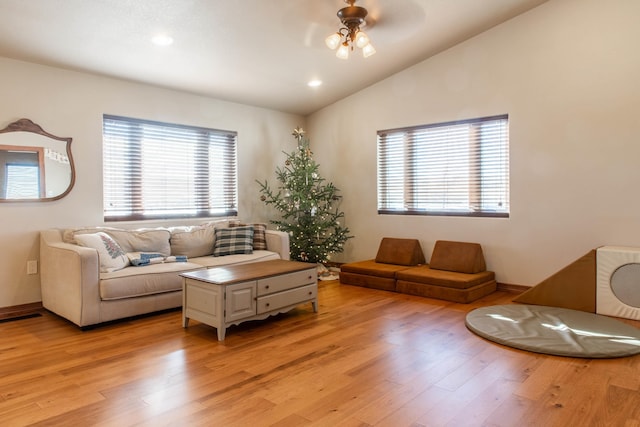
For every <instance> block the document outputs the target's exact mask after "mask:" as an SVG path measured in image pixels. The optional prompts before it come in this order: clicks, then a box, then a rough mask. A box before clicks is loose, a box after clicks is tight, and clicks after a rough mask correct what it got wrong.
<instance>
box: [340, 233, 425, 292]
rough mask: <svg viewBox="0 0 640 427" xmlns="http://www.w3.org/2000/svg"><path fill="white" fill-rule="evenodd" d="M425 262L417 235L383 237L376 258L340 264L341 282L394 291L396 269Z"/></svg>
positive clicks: (397, 270) (403, 268)
mask: <svg viewBox="0 0 640 427" xmlns="http://www.w3.org/2000/svg"><path fill="white" fill-rule="evenodd" d="M424 263H425V259H424V253H423V252H422V247H421V246H420V242H419V241H418V240H417V239H398V238H393V237H384V238H383V239H382V241H381V242H380V246H379V247H378V253H377V254H376V257H375V259H370V260H366V261H358V262H352V263H347V264H342V265H341V266H340V283H344V284H347V285H355V286H364V287H366V288H373V289H382V290H385V291H395V290H396V273H397V272H399V271H402V270H405V269H407V268H410V267H412V266H416V265H420V264H424Z"/></svg>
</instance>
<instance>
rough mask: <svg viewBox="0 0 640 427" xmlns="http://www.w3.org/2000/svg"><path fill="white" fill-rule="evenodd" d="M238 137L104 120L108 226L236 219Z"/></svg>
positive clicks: (115, 118) (118, 119)
mask: <svg viewBox="0 0 640 427" xmlns="http://www.w3.org/2000/svg"><path fill="white" fill-rule="evenodd" d="M236 137H237V134H236V132H230V131H220V130H214V129H207V128H199V127H192V126H183V125H176V124H169V123H160V122H153V121H148V120H139V119H131V118H126V117H118V116H111V115H104V117H103V186H104V218H105V221H124V220H141V219H157V218H195V217H211V216H235V215H237V206H238V191H237V160H236V151H237V150H236Z"/></svg>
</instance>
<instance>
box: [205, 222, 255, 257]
mask: <svg viewBox="0 0 640 427" xmlns="http://www.w3.org/2000/svg"><path fill="white" fill-rule="evenodd" d="M252 253H253V227H252V226H245V227H230V228H216V240H215V244H214V246H213V256H224V255H234V254H252Z"/></svg>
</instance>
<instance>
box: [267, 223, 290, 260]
mask: <svg viewBox="0 0 640 427" xmlns="http://www.w3.org/2000/svg"><path fill="white" fill-rule="evenodd" d="M265 237H266V239H267V249H268V250H270V251H272V252H277V253H279V254H280V258H282V259H285V260H288V259H290V252H289V234H287V233H286V232H284V231H279V230H266V231H265Z"/></svg>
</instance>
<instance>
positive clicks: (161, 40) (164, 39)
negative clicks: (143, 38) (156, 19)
mask: <svg viewBox="0 0 640 427" xmlns="http://www.w3.org/2000/svg"><path fill="white" fill-rule="evenodd" d="M151 41H152V42H153V44H155V45H156V46H169V45H170V44H171V43H173V38H172V37H171V36H168V35H166V34H156V35H155V36H153V37H152V38H151Z"/></svg>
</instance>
